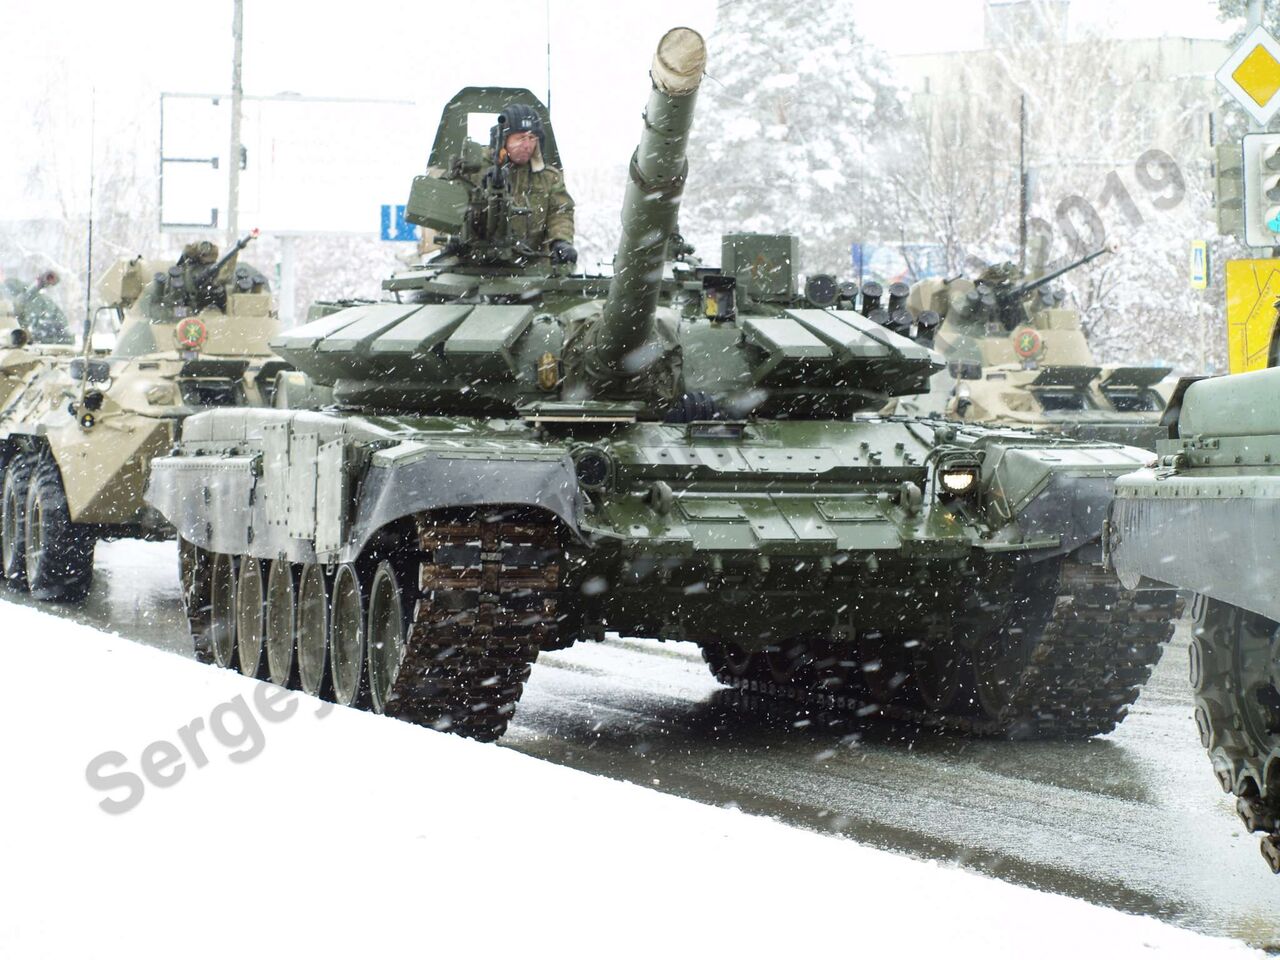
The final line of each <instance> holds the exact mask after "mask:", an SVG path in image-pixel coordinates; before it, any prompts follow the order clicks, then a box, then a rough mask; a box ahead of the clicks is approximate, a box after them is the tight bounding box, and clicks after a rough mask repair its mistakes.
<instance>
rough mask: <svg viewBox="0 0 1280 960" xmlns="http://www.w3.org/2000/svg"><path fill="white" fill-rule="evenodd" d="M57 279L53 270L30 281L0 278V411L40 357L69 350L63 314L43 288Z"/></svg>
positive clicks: (69, 341)
mask: <svg viewBox="0 0 1280 960" xmlns="http://www.w3.org/2000/svg"><path fill="white" fill-rule="evenodd" d="M57 282H58V275H57V274H56V273H54V272H53V271H52V270H49V271H47V272H45V273H42V274H41V275H40V276H38V277H37V278H36V279H35V281H34V282H33V283H31V284H26V283H24V282H23V281H21V280H18V279H16V278H10V279H7V280H3V281H0V412H3V411H4V410H5V408H6V407H7V406H8V403H9V400H10V398H11V395H12V394H13V393H14V392H15V391H16V390H17V389H18V387H19V386H21V385H22V384H23V383H24V382H25V381H26V378H27V376H28V375H29V374H30V372H31V371H32V370H33V369H35V367H36V366H38V365H39V364H40V363H41V358H42V357H52V356H59V355H61V356H67V355H69V354H71V353H72V351H73V349H74V348H73V347H72V340H73V338H72V336H71V333H70V331H69V329H68V327H67V320H66V316H65V315H64V314H63V312H62V309H61V308H60V307H59V306H58V305H57V304H56V303H54V302H53V300H51V299H50V298H49V297H48V296H47V295H45V293H44V291H45V290H47V289H48V288H49V287H52V286H54V285H55V284H57Z"/></svg>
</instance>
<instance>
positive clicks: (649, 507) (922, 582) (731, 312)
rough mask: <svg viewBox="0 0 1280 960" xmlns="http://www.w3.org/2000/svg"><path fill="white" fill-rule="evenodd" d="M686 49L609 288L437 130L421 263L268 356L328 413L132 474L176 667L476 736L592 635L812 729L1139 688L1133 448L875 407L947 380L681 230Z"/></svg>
mask: <svg viewBox="0 0 1280 960" xmlns="http://www.w3.org/2000/svg"><path fill="white" fill-rule="evenodd" d="M704 58H705V51H704V47H703V43H702V39H701V37H699V36H698V35H697V34H696V33H695V32H693V31H691V30H687V29H676V30H673V31H670V32H669V33H667V34H666V35H665V36H664V37H663V39H662V41H661V43H660V44H659V46H658V49H657V53H656V56H655V58H654V61H653V67H652V70H651V78H652V81H653V83H652V89H651V92H650V95H649V100H648V105H647V107H646V109H645V113H644V127H643V132H642V135H641V139H640V142H639V145H638V147H637V149H636V151H635V153H634V155H633V156H632V158H631V163H630V172H629V182H628V183H627V185H626V195H625V199H624V203H623V217H622V235H621V239H620V241H619V245H618V251H617V257H616V260H615V262H614V271H613V275H612V277H597V276H586V275H576V274H573V273H571V272H570V271H569V268H567V267H564V266H559V267H557V266H554V265H553V264H552V263H551V262H550V260H549V259H548V258H547V257H545V256H543V255H542V254H541V251H539V250H534V249H529V248H526V247H524V246H523V245H522V242H521V240H520V239H519V236H520V234H518V233H512V232H510V231H509V230H508V227H507V225H508V223H509V222H510V220H511V219H512V218H513V217H521V216H523V215H524V213H523V212H522V211H520V210H513V209H512V203H513V201H512V198H511V197H510V196H509V195H508V193H507V191H506V187H505V184H506V182H507V176H506V173H505V171H504V170H503V169H501V168H495V167H494V166H493V163H494V161H493V160H492V155H491V154H486V153H485V152H484V148H483V146H482V145H481V144H479V143H475V142H472V141H469V140H468V139H467V135H466V130H467V124H466V120H467V117H468V115H473V114H494V113H497V112H498V111H499V110H501V109H502V106H503V104H506V103H509V102H512V101H515V102H519V103H523V104H526V105H529V106H530V107H531V108H533V109H534V110H536V111H537V113H538V114H539V116H540V117H541V118H542V121H543V124H544V127H545V130H546V142H545V145H544V148H543V149H544V152H545V154H546V156H547V158H548V162H549V163H553V164H554V163H556V160H555V157H556V147H555V139H554V134H553V132H552V130H551V127H550V118H549V117H547V115H546V110H545V108H544V107H543V105H542V104H541V103H539V102H538V101H537V99H536V98H535V97H534V96H533V95H532V94H530V93H529V92H528V91H526V90H511V89H503V88H468V89H466V90H463V91H461V92H460V93H459V94H458V95H457V96H456V97H455V98H454V99H453V101H452V102H451V103H450V104H449V105H448V106H447V107H446V109H445V111H444V114H443V116H442V119H441V123H440V127H439V130H438V132H437V135H436V138H435V143H434V147H433V149H432V151H431V157H430V167H429V169H430V171H433V172H429V173H428V174H427V175H425V176H421V177H418V178H417V179H415V181H414V182H413V186H412V190H411V192H410V196H409V201H408V213H407V219H409V220H410V221H411V222H414V223H418V224H421V225H422V226H423V227H424V229H426V230H430V231H434V233H435V234H438V236H436V237H435V240H436V241H437V243H438V245H439V248H440V253H439V254H438V255H437V256H436V257H434V258H433V259H432V260H430V261H429V262H427V263H425V264H423V265H422V266H421V267H420V268H419V269H415V270H411V271H409V272H407V273H402V274H400V275H397V276H395V277H393V278H391V279H390V280H388V281H386V282H385V284H384V287H385V289H386V290H387V292H388V293H389V295H390V297H391V299H388V300H387V301H385V302H379V303H372V304H370V303H359V304H354V305H352V306H349V307H347V308H345V309H342V308H339V307H338V306H337V305H335V306H333V307H326V308H323V309H319V310H317V311H316V312H315V316H316V319H314V320H313V321H312V322H310V323H308V324H307V325H305V326H303V327H300V328H297V329H293V330H290V331H287V332H286V333H284V334H282V335H281V336H280V337H278V338H277V339H276V340H274V341H273V344H274V346H275V347H276V349H277V351H278V352H279V353H280V354H281V356H283V357H284V358H285V359H287V360H289V361H290V362H291V363H293V364H294V365H295V366H296V367H297V369H298V370H299V371H301V372H304V373H305V374H307V375H308V376H309V377H311V378H312V379H313V380H315V381H316V382H318V383H320V384H322V385H326V386H329V387H331V388H332V390H333V401H334V402H333V405H332V406H330V407H328V408H326V409H323V410H306V411H293V410H287V409H274V410H248V409H244V410H217V411H210V412H208V413H202V414H200V415H198V416H195V417H191V418H190V419H188V420H186V421H185V422H184V423H183V426H182V437H181V441H180V443H179V444H178V446H177V448H176V450H175V452H174V453H173V454H172V455H171V456H168V457H164V458H161V459H158V460H157V461H155V464H154V466H153V468H152V472H151V479H150V483H149V487H148V492H147V499H148V502H149V503H150V504H151V505H152V506H153V507H154V508H155V509H156V510H157V511H158V512H159V513H160V514H161V515H162V516H164V517H165V519H166V520H167V521H168V522H169V523H171V524H172V525H173V526H174V527H175V528H176V529H177V531H178V534H179V536H180V537H181V538H182V540H183V543H184V549H183V551H182V557H183V562H184V567H183V582H184V583H185V584H186V585H187V590H186V601H187V606H188V616H189V619H190V621H191V624H192V632H193V639H194V643H195V645H196V648H197V649H198V650H199V651H201V652H202V653H206V654H207V655H208V656H211V657H212V658H213V659H214V660H215V661H216V662H218V663H219V664H221V665H223V666H225V667H232V668H238V669H239V670H241V671H242V672H243V673H245V674H249V675H254V676H260V677H267V678H270V679H271V680H273V681H275V682H277V683H282V684H288V685H296V686H298V687H300V688H301V689H302V690H304V691H307V692H309V693H313V694H322V695H328V696H331V697H333V698H334V699H336V700H337V701H339V702H340V703H343V704H351V705H363V704H368V705H369V706H371V707H372V708H373V709H374V710H376V711H379V712H384V713H387V714H390V715H393V716H397V717H401V718H403V719H406V720H410V721H413V722H416V723H421V724H425V725H428V726H432V727H435V728H438V729H448V730H452V731H454V732H456V733H461V734H464V735H467V736H472V737H477V738H481V739H492V738H494V737H497V736H500V735H501V734H502V732H503V731H504V730H505V728H506V726H507V723H508V721H509V720H510V718H511V716H512V714H513V711H514V710H515V707H516V703H517V701H518V699H519V697H520V695H521V691H522V689H523V684H524V682H525V680H526V678H527V677H528V676H529V673H530V668H531V665H532V664H533V662H534V660H535V659H536V657H537V656H538V653H539V651H542V650H548V649H555V648H560V647H566V646H569V645H570V644H572V643H574V642H575V641H579V640H591V639H601V638H602V637H603V636H604V633H605V631H607V630H616V631H620V632H622V633H623V634H626V635H633V636H648V637H657V638H661V639H673V640H687V641H692V642H695V643H697V644H699V645H700V646H701V648H702V650H703V652H704V654H705V656H706V659H707V661H708V663H709V665H710V667H711V669H712V671H713V672H714V674H715V675H716V676H717V677H718V678H720V679H721V680H723V681H724V682H725V683H727V684H731V685H734V686H737V687H740V688H743V689H746V690H749V691H755V692H763V693H766V694H773V695H778V696H785V697H788V698H792V699H795V700H800V701H803V702H804V703H805V704H808V705H811V706H813V707H814V708H815V709H818V708H828V707H830V708H834V709H837V710H849V711H857V712H863V713H867V712H873V711H878V712H881V713H884V714H888V715H892V716H907V717H910V718H912V719H921V720H926V721H928V722H932V723H938V724H943V725H946V726H950V727H954V728H956V729H960V730H964V731H966V732H970V733H982V734H999V735H1022V736H1089V735H1092V734H1096V733H1099V732H1102V731H1106V730H1109V729H1111V728H1112V727H1113V726H1114V725H1115V724H1116V723H1117V722H1118V721H1119V720H1120V719H1121V718H1122V717H1123V716H1124V713H1125V709H1126V706H1127V705H1128V704H1129V703H1131V702H1132V701H1133V699H1134V698H1135V697H1136V696H1137V694H1138V690H1139V686H1140V685H1141V683H1142V682H1143V681H1144V680H1145V679H1146V677H1147V675H1148V673H1149V670H1150V667H1151V665H1152V663H1153V662H1154V661H1155V660H1156V658H1157V657H1158V655H1159V652H1160V643H1161V642H1162V641H1164V640H1165V639H1167V637H1168V636H1169V632H1170V626H1169V619H1170V616H1171V614H1172V612H1173V599H1172V594H1171V593H1170V592H1169V591H1155V592H1153V593H1150V594H1148V595H1146V596H1144V597H1139V596H1137V595H1135V594H1132V593H1129V592H1126V591H1123V590H1122V589H1121V588H1120V586H1119V583H1118V582H1117V581H1116V580H1115V578H1114V577H1113V576H1111V575H1109V574H1107V573H1106V571H1105V570H1104V569H1103V568H1102V567H1101V565H1100V561H1101V547H1100V536H1101V530H1102V519H1103V516H1104V515H1105V511H1106V508H1107V505H1108V503H1109V501H1110V498H1111V486H1112V483H1113V481H1114V479H1115V477H1117V476H1119V475H1121V474H1122V473H1126V472H1128V471H1130V470H1132V469H1134V468H1135V467H1137V466H1139V465H1141V464H1142V463H1143V462H1145V460H1146V459H1147V457H1148V455H1147V454H1146V453H1144V452H1143V451H1141V450H1137V449H1134V448H1130V447H1124V446H1120V445H1116V444H1107V443H1078V442H1072V441H1068V440H1063V439H1062V438H1056V437H1041V436H1036V435H1032V434H1029V433H1027V432H1025V431H1009V430H998V429H987V428H979V427H973V426H970V425H967V424H955V423H950V422H946V421H943V420H940V419H925V418H910V417H886V416H880V415H878V414H877V413H875V412H874V411H878V410H879V409H881V408H882V407H883V406H884V404H885V403H886V401H887V400H888V399H890V398H892V397H894V396H898V395H904V394H907V395H909V394H916V393H920V392H921V391H923V390H924V389H925V387H926V384H927V381H928V378H929V377H930V376H931V375H933V374H934V373H935V372H937V371H938V370H940V369H941V368H942V367H943V366H944V362H943V360H942V359H941V358H940V357H939V356H938V355H937V354H936V353H935V352H934V351H933V350H931V349H929V348H928V347H927V346H926V345H925V344H922V343H920V342H917V340H916V339H914V338H913V336H914V335H916V334H917V333H918V331H916V330H914V329H908V330H906V331H904V332H895V331H894V330H892V329H890V328H889V327H887V326H885V325H884V324H882V323H879V322H876V321H875V320H873V319H869V318H868V317H867V316H865V315H864V314H863V313H859V312H858V311H857V310H855V309H853V308H852V306H851V305H850V304H849V303H848V302H847V301H846V302H841V300H840V298H841V290H842V288H841V287H840V285H839V284H835V283H832V284H825V285H824V284H823V283H821V282H819V283H817V284H815V283H813V282H811V283H809V284H808V287H807V293H805V294H803V295H802V294H800V293H798V292H797V291H796V289H795V288H796V283H795V276H796V273H797V272H798V270H799V251H798V243H797V241H796V240H795V238H793V237H788V236H763V235H756V234H735V235H731V236H728V237H725V238H724V242H723V247H722V264H721V267H720V268H718V269H713V268H709V267H704V266H701V265H699V264H698V263H697V262H696V261H694V260H693V259H692V257H691V252H690V251H689V249H688V247H687V245H685V244H684V243H683V242H681V241H680V240H679V239H678V233H677V223H676V218H677V214H678V210H679V202H680V197H681V192H682V190H683V188H684V183H685V178H686V174H687V164H686V161H685V145H686V142H687V136H688V131H689V129H690V124H691V122H692V119H693V110H694V100H695V97H696V92H697V89H698V85H699V83H700V81H701V78H702V71H703V64H704Z"/></svg>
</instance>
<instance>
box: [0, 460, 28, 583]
mask: <svg viewBox="0 0 1280 960" xmlns="http://www.w3.org/2000/svg"><path fill="white" fill-rule="evenodd" d="M30 482H31V461H30V460H28V459H27V458H26V457H25V456H23V455H22V454H20V453H16V454H14V455H13V456H12V457H10V458H9V462H8V463H7V464H6V465H5V468H4V485H3V490H0V564H2V566H3V572H4V579H5V580H7V581H9V583H10V584H12V585H13V586H15V587H19V588H25V587H26V585H27V487H28V486H29V485H30Z"/></svg>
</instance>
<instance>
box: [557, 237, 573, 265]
mask: <svg viewBox="0 0 1280 960" xmlns="http://www.w3.org/2000/svg"><path fill="white" fill-rule="evenodd" d="M551 262H552V263H577V262H578V251H577V250H575V249H573V244H571V243H568V242H566V241H564V240H552V241H551Z"/></svg>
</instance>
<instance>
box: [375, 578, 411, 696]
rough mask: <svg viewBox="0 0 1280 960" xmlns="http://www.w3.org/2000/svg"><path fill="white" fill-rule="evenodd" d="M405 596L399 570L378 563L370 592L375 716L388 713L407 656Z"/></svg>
mask: <svg viewBox="0 0 1280 960" xmlns="http://www.w3.org/2000/svg"><path fill="white" fill-rule="evenodd" d="M405 624H406V619H405V610H404V596H403V594H401V592H400V584H399V582H398V581H397V580H396V573H395V570H394V569H393V568H392V566H391V564H390V563H389V562H388V561H386V560H384V561H382V563H380V564H378V569H377V570H376V571H375V572H374V575H373V586H372V587H371V588H370V590H369V629H368V631H367V633H366V637H367V640H368V661H369V697H370V700H371V701H372V704H373V710H374V712H375V713H386V712H387V705H388V703H389V702H390V699H391V690H392V688H393V687H394V686H395V682H396V678H397V676H398V675H399V673H400V665H401V664H402V663H403V662H404V653H405Z"/></svg>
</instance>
